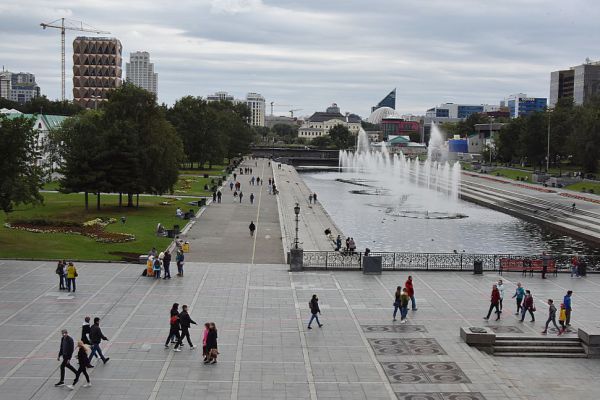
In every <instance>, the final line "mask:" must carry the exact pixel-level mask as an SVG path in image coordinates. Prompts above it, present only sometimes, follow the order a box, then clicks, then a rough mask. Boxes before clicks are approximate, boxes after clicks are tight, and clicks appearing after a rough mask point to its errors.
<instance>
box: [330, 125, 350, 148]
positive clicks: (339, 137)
mask: <svg viewBox="0 0 600 400" xmlns="http://www.w3.org/2000/svg"><path fill="white" fill-rule="evenodd" d="M329 137H330V138H331V144H332V145H333V146H334V147H335V148H337V149H347V148H349V147H352V146H354V142H355V137H354V136H353V135H352V134H351V133H350V131H349V130H348V128H347V127H345V126H344V125H342V124H338V125H335V126H334V127H333V128H331V129H330V130H329Z"/></svg>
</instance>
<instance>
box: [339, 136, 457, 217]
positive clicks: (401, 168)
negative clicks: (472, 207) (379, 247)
mask: <svg viewBox="0 0 600 400" xmlns="http://www.w3.org/2000/svg"><path fill="white" fill-rule="evenodd" d="M447 159H448V151H447V149H446V147H445V145H444V136H443V134H442V132H441V131H440V130H439V128H438V127H437V126H436V125H432V128H431V139H430V142H429V148H428V152H427V160H425V162H421V161H419V160H418V159H417V158H413V159H411V158H408V157H406V156H405V155H404V154H403V153H400V154H395V153H390V151H389V150H388V148H387V146H386V145H385V143H383V144H382V146H381V147H380V150H379V149H377V150H375V149H373V148H371V146H370V145H369V141H368V138H367V134H366V132H365V131H364V130H362V129H361V130H360V132H359V134H358V138H357V149H356V152H349V151H344V150H342V151H341V152H340V163H339V166H340V168H341V170H342V171H343V173H344V174H349V175H351V176H349V177H348V178H340V180H343V181H345V182H346V183H354V184H357V185H359V186H363V187H361V188H360V189H359V190H353V191H352V193H355V194H366V195H369V194H370V195H377V196H391V197H392V199H391V203H390V202H388V203H387V204H379V205H376V206H379V207H383V208H384V209H385V210H386V211H385V212H386V214H389V215H390V216H394V217H406V218H423V219H454V218H465V217H466V215H464V214H460V213H458V212H457V209H458V207H457V202H458V188H459V185H460V164H459V163H454V164H452V165H451V164H450V163H449V162H448V161H447ZM365 182H370V184H365ZM364 186H367V187H369V186H370V187H369V188H365V187H364ZM411 198H418V199H419V200H418V203H417V204H415V203H414V202H411V201H410V199H411Z"/></svg>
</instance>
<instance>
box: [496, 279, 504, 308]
mask: <svg viewBox="0 0 600 400" xmlns="http://www.w3.org/2000/svg"><path fill="white" fill-rule="evenodd" d="M496 286H497V287H498V291H499V292H500V303H499V305H500V312H502V300H504V283H503V282H502V279H499V280H498V283H497V284H496Z"/></svg>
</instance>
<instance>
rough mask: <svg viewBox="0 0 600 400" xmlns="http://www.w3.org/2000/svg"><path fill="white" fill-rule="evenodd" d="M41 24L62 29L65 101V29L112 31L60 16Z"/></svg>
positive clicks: (62, 69)
mask: <svg viewBox="0 0 600 400" xmlns="http://www.w3.org/2000/svg"><path fill="white" fill-rule="evenodd" d="M58 23H60V25H58ZM40 26H41V27H42V28H43V29H46V28H54V29H60V47H61V49H60V63H61V71H60V73H61V88H60V89H61V99H62V101H65V30H70V31H79V32H91V33H96V34H110V32H106V31H101V30H98V29H96V28H94V27H93V26H90V25H87V24H84V23H83V22H81V21H73V20H68V19H66V18H59V19H57V20H56V21H52V22H49V23H47V24H45V23H41V24H40Z"/></svg>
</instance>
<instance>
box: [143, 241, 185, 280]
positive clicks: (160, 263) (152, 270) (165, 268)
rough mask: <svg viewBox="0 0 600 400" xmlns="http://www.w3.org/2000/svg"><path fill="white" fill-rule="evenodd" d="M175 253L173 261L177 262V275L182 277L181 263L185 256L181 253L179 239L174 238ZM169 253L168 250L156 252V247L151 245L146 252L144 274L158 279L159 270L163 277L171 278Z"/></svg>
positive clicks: (159, 275)
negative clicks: (146, 259) (150, 248)
mask: <svg viewBox="0 0 600 400" xmlns="http://www.w3.org/2000/svg"><path fill="white" fill-rule="evenodd" d="M175 243H176V244H177V253H176V255H175V262H176V264H177V276H179V277H183V264H184V259H185V256H184V255H183V249H182V247H181V245H180V241H178V240H176V241H175ZM171 259H172V256H171V253H170V252H169V250H165V251H164V252H160V253H157V251H156V248H155V247H153V248H152V250H150V252H149V253H148V261H147V268H146V270H145V271H144V272H145V275H146V276H154V278H155V279H160V277H161V272H162V278H163V279H171Z"/></svg>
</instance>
